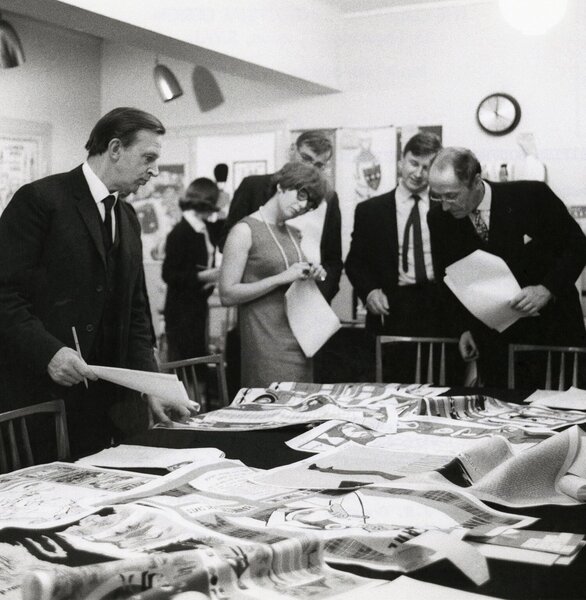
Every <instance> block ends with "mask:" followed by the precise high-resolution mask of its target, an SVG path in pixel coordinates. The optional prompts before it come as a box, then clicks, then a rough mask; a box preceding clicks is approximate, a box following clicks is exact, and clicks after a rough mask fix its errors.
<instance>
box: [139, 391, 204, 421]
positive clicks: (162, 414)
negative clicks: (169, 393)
mask: <svg viewBox="0 0 586 600" xmlns="http://www.w3.org/2000/svg"><path fill="white" fill-rule="evenodd" d="M146 399H147V402H148V404H149V407H150V409H151V412H152V414H153V418H154V420H155V422H158V423H163V424H164V425H171V424H172V422H173V421H180V422H181V421H185V420H186V419H188V418H189V417H191V416H195V415H197V413H198V411H199V408H200V406H199V404H198V403H197V402H194V401H193V400H166V399H164V398H159V397H157V396H148V395H147V396H146Z"/></svg>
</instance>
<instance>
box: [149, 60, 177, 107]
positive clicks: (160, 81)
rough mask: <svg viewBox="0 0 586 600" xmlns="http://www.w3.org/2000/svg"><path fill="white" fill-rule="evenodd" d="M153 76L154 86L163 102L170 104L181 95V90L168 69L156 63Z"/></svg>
mask: <svg viewBox="0 0 586 600" xmlns="http://www.w3.org/2000/svg"><path fill="white" fill-rule="evenodd" d="M153 74H154V76H155V85H156V86H157V90H158V91H159V95H160V96H161V100H163V102H170V101H171V100H175V98H179V96H182V95H183V90H182V89H181V86H180V85H179V82H178V81H177V78H176V77H175V75H173V73H172V71H171V69H169V67H166V66H165V65H160V64H159V62H158V61H157V64H156V65H155V70H154V72H153Z"/></svg>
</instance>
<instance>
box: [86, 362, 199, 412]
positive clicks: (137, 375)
mask: <svg viewBox="0 0 586 600" xmlns="http://www.w3.org/2000/svg"><path fill="white" fill-rule="evenodd" d="M89 366H90V368H91V370H92V371H93V372H94V373H95V374H96V375H97V376H98V377H99V378H100V379H104V380H105V381H110V382H112V383H116V384H118V385H121V386H123V387H127V388H129V389H131V390H136V391H137V392H141V393H143V394H147V395H148V402H149V406H150V408H151V410H152V411H153V414H154V416H155V418H156V420H157V421H160V422H162V423H170V422H171V419H170V418H169V416H168V415H172V416H175V417H176V418H179V419H183V418H186V417H189V416H190V415H195V414H197V412H198V410H199V405H198V404H197V403H196V402H194V401H193V400H190V399H189V396H188V395H187V391H186V390H185V386H184V385H183V383H182V382H181V381H179V379H178V377H177V375H174V374H170V373H156V372H151V371H135V370H132V369H119V368H116V367H102V366H97V365H89Z"/></svg>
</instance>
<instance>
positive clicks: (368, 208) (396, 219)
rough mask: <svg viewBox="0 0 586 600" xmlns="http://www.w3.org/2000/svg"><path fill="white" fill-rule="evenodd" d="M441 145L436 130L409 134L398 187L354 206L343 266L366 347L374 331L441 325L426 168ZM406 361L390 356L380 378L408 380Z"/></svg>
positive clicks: (428, 331) (413, 332)
mask: <svg viewBox="0 0 586 600" xmlns="http://www.w3.org/2000/svg"><path fill="white" fill-rule="evenodd" d="M440 148H441V142H440V140H439V138H438V137H437V136H436V135H435V134H433V133H429V132H421V133H418V134H416V135H414V136H413V137H412V138H411V139H410V140H409V141H408V142H407V144H406V145H405V148H404V151H403V156H402V158H401V161H400V163H399V172H400V180H399V184H398V186H397V187H396V188H395V189H394V190H392V191H391V192H388V193H386V194H382V195H381V196H376V197H374V198H369V199H368V200H364V201H363V202H360V203H359V204H358V206H357V207H356V211H355V215H354V230H353V232H352V242H351V244H350V251H349V252H348V256H347V258H346V264H345V267H346V274H347V275H348V278H349V279H350V282H351V283H352V285H353V286H354V289H355V291H356V293H357V295H358V297H359V298H360V299H361V300H362V302H363V304H364V306H365V307H366V310H367V315H366V332H367V335H368V336H369V346H370V347H371V351H373V350H374V338H375V337H376V336H377V335H383V334H384V335H404V336H438V335H440V334H442V332H443V331H444V329H445V325H444V322H443V319H442V317H441V310H440V301H439V296H438V286H437V285H436V283H435V277H434V272H433V268H432V260H431V246H430V243H429V232H428V229H427V221H426V214H427V211H428V209H429V197H428V190H427V185H428V174H429V167H430V164H431V162H432V161H433V159H434V158H435V155H436V154H437V152H438V151H439V149H440ZM409 359H410V357H409V356H405V355H404V354H402V355H398V356H392V357H391V359H390V361H391V362H392V363H393V369H392V371H391V370H389V373H388V375H385V377H386V378H389V377H390V378H391V379H392V380H393V381H413V377H414V369H413V368H412V367H410V366H409V365H410V364H411V362H410V360H409ZM372 364H373V365H374V359H373V360H372Z"/></svg>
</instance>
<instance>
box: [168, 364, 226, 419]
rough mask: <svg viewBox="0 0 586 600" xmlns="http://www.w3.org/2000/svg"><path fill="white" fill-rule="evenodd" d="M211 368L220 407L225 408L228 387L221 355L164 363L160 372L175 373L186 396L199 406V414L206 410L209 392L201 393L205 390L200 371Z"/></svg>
mask: <svg viewBox="0 0 586 600" xmlns="http://www.w3.org/2000/svg"><path fill="white" fill-rule="evenodd" d="M207 367H212V368H214V369H215V371H216V382H217V393H218V401H219V404H220V406H227V405H228V404H229V403H230V400H229V398H228V386H227V383H226V367H225V364H224V356H223V355H222V354H209V355H207V356H198V357H195V358H186V359H185V360H177V361H174V362H165V363H161V364H160V369H161V371H165V372H167V373H175V374H176V375H177V377H179V379H180V380H181V381H182V382H183V385H184V386H185V389H186V390H187V395H188V396H189V398H190V399H191V400H195V401H196V402H197V403H198V404H199V405H200V406H201V412H205V411H206V410H208V408H209V407H208V402H207V400H208V399H209V396H210V390H209V389H208V390H207V393H203V389H204V388H205V384H204V382H203V381H202V380H201V378H202V369H204V370H205V369H206V368H207Z"/></svg>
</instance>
